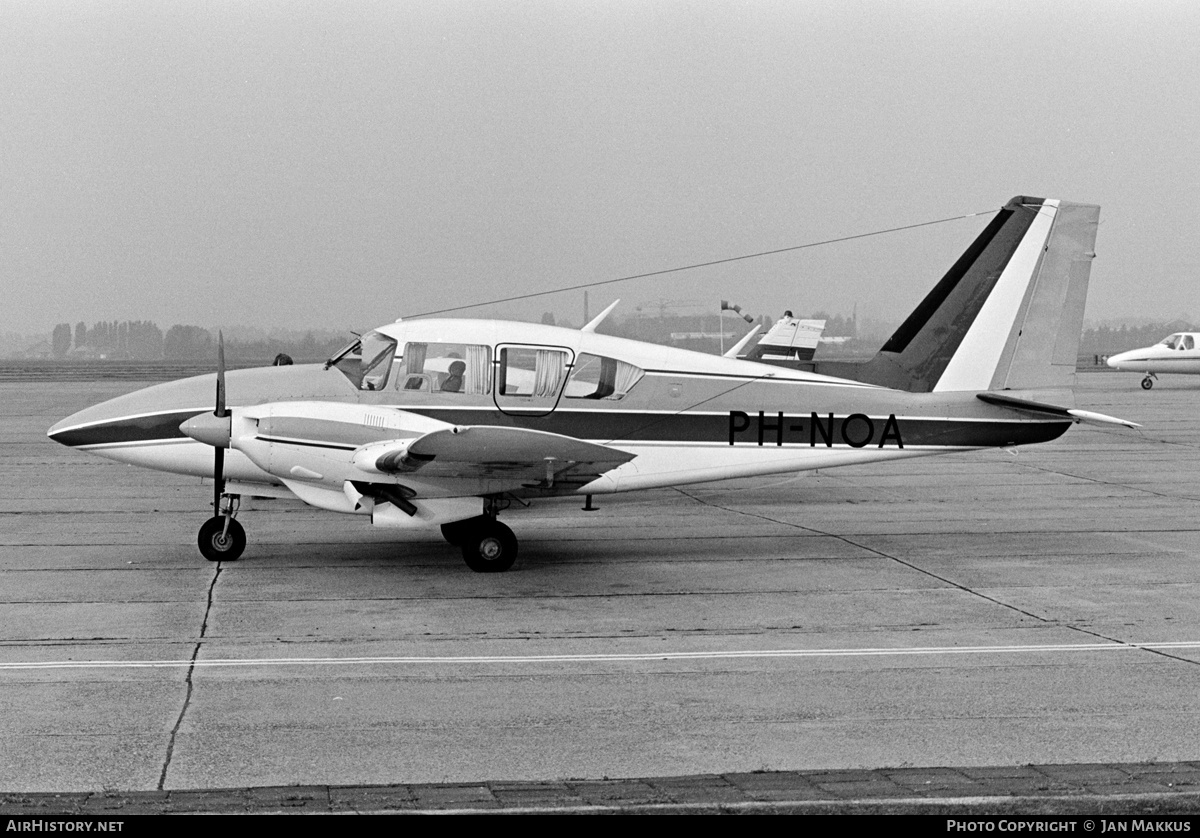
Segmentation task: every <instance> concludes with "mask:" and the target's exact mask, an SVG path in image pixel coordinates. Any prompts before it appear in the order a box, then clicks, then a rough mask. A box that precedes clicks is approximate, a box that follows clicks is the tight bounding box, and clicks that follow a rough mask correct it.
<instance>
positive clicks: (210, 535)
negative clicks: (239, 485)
mask: <svg viewBox="0 0 1200 838" xmlns="http://www.w3.org/2000/svg"><path fill="white" fill-rule="evenodd" d="M223 499H224V500H225V503H224V504H223V506H224V509H223V510H221V513H220V514H219V515H216V516H214V517H212V518H209V519H208V520H207V521H205V522H204V526H202V527H201V528H200V534H199V535H198V536H197V537H196V544H197V545H198V546H199V547H200V553H201V555H203V556H204V558H206V559H208V560H209V561H210V562H233V561H237V558H238V556H240V555H242V551H243V550H245V549H246V531H245V530H244V529H243V528H242V525H241V524H239V523H238V522H237V520H236V519H235V518H234V517H233V516H234V515H236V514H237V509H238V506H239V505H240V501H241V496H240V495H224V496H223Z"/></svg>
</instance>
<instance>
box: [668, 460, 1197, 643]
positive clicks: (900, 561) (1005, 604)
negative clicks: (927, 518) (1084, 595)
mask: <svg viewBox="0 0 1200 838" xmlns="http://www.w3.org/2000/svg"><path fill="white" fill-rule="evenodd" d="M1032 468H1037V467H1036V466H1032ZM1038 470H1039V471H1050V470H1049V469H1038ZM1053 473H1055V474H1061V473H1062V472H1053ZM1067 476H1074V475H1067ZM1080 479H1082V480H1092V482H1096V483H1104V482H1105V481H1102V480H1094V479H1092V478H1087V477H1083V478H1080ZM1114 485H1123V484H1114ZM675 491H677V492H679V493H680V494H681V495H684V496H686V497H689V498H691V499H692V500H694V501H696V502H697V503H700V504H703V505H704V506H710V507H712V508H713V509H720V510H721V511H723V512H732V513H734V514H735V515H745V516H746V517H749V518H758V519H759V520H762V521H770V522H771V523H773V524H779V525H781V526H785V527H793V528H795V529H799V530H804V531H806V532H810V533H814V534H816V535H823V536H825V537H827V538H833V539H836V540H837V541H840V542H842V543H843V544H849V545H850V546H851V547H857V548H858V549H860V550H866V551H867V552H868V553H874V554H875V555H876V556H879V557H880V558H882V559H887V560H888V561H893V562H895V563H896V564H900V565H903V566H904V567H907V568H908V569H909V570H912V571H915V572H916V573H920V574H922V575H924V576H927V577H929V578H930V579H936V580H938V581H939V582H941V583H943V584H945V585H949V586H950V587H952V588H956V589H958V590H960V591H962V592H963V593H965V594H969V595H971V596H974V597H978V598H979V599H982V600H984V601H985V602H990V603H992V604H993V605H997V606H999V607H1001V608H1005V609H1008V610H1009V611H1013V612H1015V613H1017V614H1022V615H1024V616H1026V617H1028V618H1029V619H1031V620H1036V621H1037V622H1039V623H1045V624H1046V625H1059V626H1062V627H1063V628H1065V629H1069V630H1070V631H1076V632H1079V633H1080V634H1086V635H1087V636H1089V637H1094V638H1097V639H1099V640H1103V641H1105V642H1107V643H1113V644H1115V645H1118V646H1126V647H1128V648H1130V649H1137V650H1139V651H1142V652H1148V653H1150V654H1152V655H1158V656H1159V657H1163V658H1167V659H1169V660H1173V661H1178V662H1180V663H1187V664H1191V665H1192V666H1200V661H1195V660H1191V659H1190V658H1185V657H1182V656H1180V655H1173V654H1170V653H1169V652H1165V651H1163V650H1161V649H1154V648H1149V647H1146V646H1143V645H1141V644H1139V643H1131V642H1129V641H1127V640H1121V639H1120V638H1117V637H1109V636H1108V635H1106V634H1101V633H1100V632H1097V631H1092V630H1090V629H1086V628H1084V627H1082V626H1078V625H1073V624H1070V623H1063V622H1061V621H1059V620H1052V619H1049V618H1048V617H1043V616H1041V615H1040V614H1035V613H1033V612H1032V611H1027V610H1026V609H1024V608H1020V607H1019V606H1016V605H1013V604H1012V603H1010V602H1004V601H1003V600H1000V599H996V598H995V597H992V596H988V595H987V594H985V593H982V592H980V591H976V590H974V589H973V588H970V587H967V586H966V585H963V584H961V583H959V582H955V581H954V580H953V579H949V578H947V577H945V576H942V575H940V574H937V573H934V572H933V571H931V570H926V569H925V568H923V567H919V566H918V565H915V564H913V563H912V562H910V561H906V560H904V559H902V558H900V557H899V556H893V555H891V554H890V553H885V552H883V551H882V550H877V549H875V548H874V547H870V546H868V545H866V544H860V543H858V542H857V541H854V540H853V539H851V538H848V537H847V536H844V535H838V534H837V533H831V532H824V531H822V530H819V529H816V528H815V527H806V526H804V525H803V524H794V523H792V522H790V521H781V520H779V519H778V518H772V517H771V516H769V515H763V514H761V513H758V512H747V511H745V510H742V509H731V508H729V507H728V506H722V505H721V504H717V503H712V502H711V501H707V500H704V499H703V498H699V497H696V496H695V495H693V494H691V493H690V492H687V491H685V490H683V489H680V488H679V487H675ZM1152 494H1153V493H1152Z"/></svg>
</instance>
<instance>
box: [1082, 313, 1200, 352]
mask: <svg viewBox="0 0 1200 838" xmlns="http://www.w3.org/2000/svg"><path fill="white" fill-rule="evenodd" d="M1195 331H1200V329H1197V327H1196V326H1193V325H1192V324H1191V323H1189V322H1187V321H1185V320H1173V321H1171V322H1169V323H1147V324H1144V325H1141V326H1129V325H1125V324H1121V325H1120V326H1109V325H1100V326H1094V327H1092V328H1090V329H1084V330H1083V336H1082V338H1081V340H1080V341H1079V354H1080V355H1101V356H1104V355H1115V354H1116V353H1118V352H1124V351H1125V350H1127V349H1137V348H1139V347H1142V346H1149V345H1150V344H1153V343H1158V342H1159V341H1161V340H1162V339H1163V338H1165V337H1166V336H1167V335H1169V334H1171V333H1172V332H1195Z"/></svg>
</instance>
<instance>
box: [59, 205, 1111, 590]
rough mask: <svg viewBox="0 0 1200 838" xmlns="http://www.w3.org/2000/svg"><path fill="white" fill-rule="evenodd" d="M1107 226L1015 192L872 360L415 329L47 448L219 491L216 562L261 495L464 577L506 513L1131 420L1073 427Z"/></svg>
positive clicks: (482, 565) (119, 401)
mask: <svg viewBox="0 0 1200 838" xmlns="http://www.w3.org/2000/svg"><path fill="white" fill-rule="evenodd" d="M1098 219H1099V207H1096V206H1092V205H1088V204H1074V203H1068V202H1066V201H1058V200H1046V199H1042V198H1029V197H1017V198H1014V199H1013V200H1012V201H1010V202H1009V203H1008V204H1007V205H1006V206H1004V207H1003V208H1002V209H1001V210H999V211H998V212H997V214H996V216H995V218H994V219H992V221H991V222H990V223H989V224H988V226H987V227H986V229H984V231H983V232H982V233H980V235H979V236H978V237H977V238H976V240H975V241H974V243H973V244H971V246H970V247H969V248H968V249H967V250H966V252H965V253H964V254H963V256H962V257H961V258H959V260H958V261H957V262H956V263H955V264H954V265H953V266H952V267H951V268H950V270H949V272H948V273H946V275H945V276H944V277H943V278H942V279H941V281H940V282H938V283H937V285H936V286H935V287H934V289H933V290H932V291H931V292H930V293H929V294H928V296H926V297H925V299H924V301H922V302H921V304H920V305H919V306H917V308H916V310H915V311H913V313H912V314H911V315H910V316H909V317H908V319H907V320H905V321H904V323H903V324H902V325H901V326H900V328H899V329H898V330H897V331H896V333H895V334H894V335H893V336H892V337H891V339H890V340H888V342H887V343H886V344H885V345H884V346H883V348H882V349H881V350H880V351H879V353H878V354H877V355H876V356H875V357H874V358H872V359H871V360H869V361H866V362H859V363H851V362H816V363H815V364H812V365H811V366H812V368H811V369H809V368H796V367H794V366H787V365H781V364H780V362H779V361H777V362H776V363H775V364H768V363H762V362H759V361H754V360H746V359H740V358H737V357H725V356H714V355H709V354H704V353H700V352H692V351H688V350H682V349H674V348H670V347H665V346H658V345H654V344H649V343H642V342H638V341H632V340H625V339H622V338H617V337H610V336H607V335H601V334H597V333H596V326H597V325H598V323H599V321H600V320H601V319H602V318H603V317H604V314H602V315H600V317H598V318H596V319H595V320H593V321H592V322H591V323H589V324H587V325H586V326H584V327H583V328H582V329H579V330H573V329H565V328H558V327H553V326H546V325H539V324H532V323H515V322H502V321H495V320H468V319H414V320H403V321H397V322H395V323H392V324H390V325H386V326H381V327H379V328H378V329H376V330H375V331H373V332H370V333H368V334H366V335H364V336H363V337H362V338H361V339H359V340H357V341H355V342H354V343H353V344H352V345H351V346H349V347H347V348H346V349H345V350H344V351H342V352H341V353H339V354H338V355H336V356H335V357H333V358H331V359H330V360H329V361H328V362H326V363H325V364H308V365H295V366H280V367H266V368H260V369H250V370H237V371H231V372H229V373H226V372H225V370H224V361H223V352H222V353H219V355H220V356H221V357H220V358H219V360H218V371H217V373H216V374H215V375H211V374H210V375H203V376H196V377H194V378H188V379H184V380H181V381H175V382H170V383H166V384H160V385H157V386H154V387H149V388H146V389H144V390H139V391H138V392H135V393H131V394H129V395H126V396H122V397H119V398H116V399H112V400H110V401H107V402H104V403H102V404H99V405H96V406H94V407H90V408H88V409H86V410H82V411H80V412H79V413H76V414H75V415H73V416H70V417H68V418H66V419H64V420H62V421H61V422H59V423H58V424H56V425H54V427H52V428H51V429H50V430H49V436H50V438H51V439H54V440H57V441H58V442H60V443H62V444H64V445H68V446H72V447H75V448H79V449H82V450H85V451H90V452H92V453H95V454H99V455H101V456H105V457H109V458H111V459H114V460H117V461H119V462H124V463H130V464H133V465H138V466H144V467H147V468H153V469H159V470H162V471H168V472H175V473H178V474H184V475H193V476H201V477H211V478H213V480H214V484H215V489H214V495H215V496H214V500H213V506H214V510H215V511H216V513H217V514H216V515H215V517H213V518H212V519H210V520H209V521H208V522H206V523H205V524H204V526H203V527H201V528H200V533H199V537H198V543H199V546H200V551H201V553H202V554H203V555H204V556H205V557H206V558H208V559H210V560H213V561H220V560H226V561H230V560H233V559H236V558H237V557H238V556H239V555H240V554H241V553H242V551H243V549H244V548H245V545H246V534H245V531H244V530H243V528H242V526H241V524H239V523H238V521H237V520H236V518H235V515H236V513H237V510H238V506H239V501H240V497H241V496H242V495H250V496H269V497H279V498H291V499H299V500H301V501H303V502H305V503H307V504H310V505H312V506H314V507H318V508H321V509H327V510H330V511H333V512H343V513H347V514H353V515H361V516H363V518H364V519H366V520H369V521H370V522H371V523H372V524H374V525H375V526H379V527H401V528H414V527H430V528H432V527H440V528H441V532H442V534H443V536H444V537H445V538H446V540H447V541H449V542H450V543H452V544H455V545H458V546H460V547H461V550H462V555H463V557H464V559H465V560H466V562H467V564H468V565H469V566H470V567H471V568H472V569H473V570H477V571H501V570H506V569H507V568H509V567H510V566H511V565H512V563H513V561H514V559H515V558H516V555H517V539H516V537H515V535H514V534H513V532H512V530H511V529H509V528H508V527H507V526H506V525H504V524H503V523H501V522H500V521H498V520H497V516H498V515H499V514H501V513H502V512H504V511H505V510H507V509H509V508H510V506H511V504H512V503H513V502H514V501H516V502H517V503H518V504H519V505H520V506H524V505H528V503H529V502H530V499H537V498H547V497H553V496H559V495H582V496H588V500H589V501H590V500H591V498H590V496H591V495H594V494H604V493H611V492H625V491H630V490H634V489H650V488H655V487H663V486H674V485H680V484H687V483H699V482H706V481H712V480H719V479H724V478H736V477H752V476H758V475H768V474H776V473H789V472H797V471H802V470H805V469H818V468H829V467H832V466H843V465H852V464H855V463H869V462H878V461H881V460H896V459H901V458H906V457H920V456H926V455H931V454H944V453H950V452H957V451H966V450H971V449H980V448H991V447H1006V446H1013V445H1021V444H1031V443H1037V442H1046V441H1048V440H1052V439H1055V438H1057V437H1058V436H1060V435H1061V434H1062V433H1064V432H1065V431H1066V430H1067V428H1069V427H1070V426H1071V424H1072V423H1074V422H1080V421H1084V422H1098V423H1116V424H1122V425H1129V424H1130V423H1127V422H1124V421H1122V420H1120V419H1114V418H1113V417H1108V416H1103V415H1101V414H1096V413H1091V412H1088V411H1085V410H1078V409H1075V407H1074V397H1073V393H1072V390H1071V387H1072V385H1073V383H1074V379H1075V362H1076V352H1077V350H1078V345H1079V338H1080V332H1081V327H1082V320H1083V310H1084V302H1085V298H1086V295H1087V283H1088V276H1089V272H1090V269H1091V260H1092V258H1093V256H1094V253H1093V248H1094V244H1095V238H1096V227H1097V223H1098ZM610 309H611V307H610ZM605 314H607V312H605ZM785 363H786V361H785ZM806 366H807V365H806ZM214 390H215V393H216V399H215V402H216V405H215V410H214V409H213V396H212V394H213V392H214ZM227 452H228V453H227ZM589 505H590V504H589ZM514 511H515V510H514Z"/></svg>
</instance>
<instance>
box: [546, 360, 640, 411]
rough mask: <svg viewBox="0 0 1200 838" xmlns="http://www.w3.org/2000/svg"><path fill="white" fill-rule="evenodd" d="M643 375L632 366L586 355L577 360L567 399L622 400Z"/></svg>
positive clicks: (566, 394)
mask: <svg viewBox="0 0 1200 838" xmlns="http://www.w3.org/2000/svg"><path fill="white" fill-rule="evenodd" d="M643 375H645V372H644V371H643V370H642V369H641V368H639V367H635V366H634V365H633V364H627V363H626V362H624V361H618V360H617V359H616V358H606V357H604V356H602V355H592V354H590V353H587V352H584V353H582V354H580V356H579V357H578V358H577V359H576V360H575V366H574V367H573V368H572V369H571V378H570V380H569V381H567V391H566V393H565V394H564V395H565V396H566V397H567V398H568V399H614V400H615V399H621V398H624V397H625V394H626V393H628V392H629V391H630V389H631V388H632V387H633V385H635V384H637V383H638V381H639V380H641V377H642V376H643Z"/></svg>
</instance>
